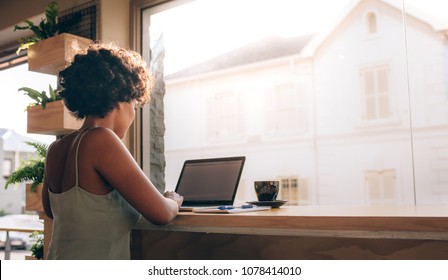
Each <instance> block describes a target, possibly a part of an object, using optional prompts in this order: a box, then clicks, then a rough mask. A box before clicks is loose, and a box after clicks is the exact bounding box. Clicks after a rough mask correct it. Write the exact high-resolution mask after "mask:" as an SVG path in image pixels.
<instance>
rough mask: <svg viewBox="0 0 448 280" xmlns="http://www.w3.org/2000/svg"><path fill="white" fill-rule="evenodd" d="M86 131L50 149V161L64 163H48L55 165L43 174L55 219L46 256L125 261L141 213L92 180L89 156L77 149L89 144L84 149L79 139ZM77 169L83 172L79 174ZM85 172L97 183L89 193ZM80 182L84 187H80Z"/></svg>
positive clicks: (117, 195)
mask: <svg viewBox="0 0 448 280" xmlns="http://www.w3.org/2000/svg"><path fill="white" fill-rule="evenodd" d="M88 131H89V129H86V130H82V131H80V132H79V133H77V134H73V135H69V136H67V138H66V139H61V140H59V141H58V142H56V143H55V144H53V145H52V146H51V147H50V149H49V154H48V157H49V158H52V157H53V155H57V159H61V158H62V159H65V160H62V161H61V160H59V161H57V160H56V161H51V162H52V163H51V164H55V166H54V167H53V168H50V169H49V170H51V172H48V173H49V174H47V175H48V177H49V178H48V180H49V182H52V183H50V189H49V198H50V204H51V209H52V213H53V219H54V221H53V233H52V234H53V236H52V241H51V243H50V247H49V253H48V256H47V258H48V259H129V257H130V256H129V254H130V253H129V232H130V229H131V227H132V225H134V224H135V223H136V222H137V220H138V218H139V217H140V214H139V213H138V212H137V211H136V210H135V209H134V208H132V207H131V206H130V205H129V203H128V202H127V201H126V200H124V199H123V197H122V196H121V195H120V194H119V193H118V192H117V191H116V190H113V189H112V190H110V188H109V187H107V186H106V185H105V181H104V180H100V181H101V182H97V181H99V180H98V179H97V178H95V179H92V177H95V176H98V177H99V175H98V174H96V172H95V171H94V168H93V166H91V165H90V164H89V159H90V158H91V157H92V154H91V153H90V154H89V156H87V155H84V156H83V153H86V152H87V151H88V148H87V149H82V147H83V146H88V144H85V145H83V144H84V143H88V142H87V141H83V137H84V136H85V135H86V134H87V133H88ZM83 150H84V151H83ZM80 151H81V152H80ZM64 155H65V156H64ZM80 158H81V159H83V158H84V160H81V161H80V160H79V159H80ZM81 162H83V163H84V164H83V166H81ZM79 170H83V173H82V176H79ZM88 170H90V171H91V172H93V174H89V173H91V172H88ZM60 174H62V176H61V175H60ZM85 174H88V177H89V178H88V180H90V181H91V182H94V183H93V185H96V186H95V187H94V188H90V189H89V186H90V184H89V183H88V182H89V181H88V180H86V178H84V176H85ZM80 178H83V180H82V181H84V184H83V185H81V184H80V183H79V182H80V180H79V179H80ZM95 182H96V183H95ZM89 190H94V191H96V192H100V194H95V193H92V192H91V191H89ZM101 192H103V193H104V194H101Z"/></svg>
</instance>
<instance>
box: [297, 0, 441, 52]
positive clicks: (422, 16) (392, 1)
mask: <svg viewBox="0 0 448 280" xmlns="http://www.w3.org/2000/svg"><path fill="white" fill-rule="evenodd" d="M366 1H368V0H352V1H350V2H349V3H348V4H347V6H345V8H344V9H343V11H342V12H341V13H340V14H339V15H338V16H337V17H336V18H335V19H334V20H333V21H332V22H331V23H329V24H328V25H327V26H326V27H324V28H323V30H322V31H321V32H319V34H317V35H316V36H315V37H314V38H313V39H312V40H311V41H310V43H309V44H308V45H307V46H306V47H305V48H304V49H303V52H302V55H303V56H305V57H310V56H314V53H315V51H316V50H317V48H318V47H319V46H320V45H321V44H322V43H323V42H324V41H325V40H326V39H327V38H328V37H329V36H330V35H331V34H332V33H333V32H334V31H335V30H336V28H337V27H338V26H339V25H340V24H341V23H342V21H344V19H346V18H347V17H348V16H349V14H350V13H351V12H352V11H353V10H354V9H355V8H356V7H357V6H358V5H360V4H361V3H362V2H366ZM370 1H372V2H381V3H384V4H386V5H388V6H390V7H391V8H393V9H398V10H400V11H401V10H403V5H402V1H401V0H370ZM404 10H405V12H406V14H407V15H409V16H412V17H415V18H417V19H418V20H420V21H422V22H424V23H426V24H428V25H430V26H431V28H432V29H433V30H434V31H435V32H446V31H448V21H446V20H442V19H440V18H437V17H435V16H433V15H429V14H427V13H425V12H423V11H421V10H420V9H417V8H415V7H414V6H412V5H410V4H406V5H405V7H404Z"/></svg>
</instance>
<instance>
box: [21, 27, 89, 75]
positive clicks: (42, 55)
mask: <svg viewBox="0 0 448 280" xmlns="http://www.w3.org/2000/svg"><path fill="white" fill-rule="evenodd" d="M74 42H77V43H78V44H79V46H81V47H85V46H87V45H89V44H90V43H91V42H92V40H90V39H86V38H83V37H79V36H76V35H72V34H68V33H62V34H59V35H57V36H54V37H51V38H48V39H45V40H43V41H40V42H38V43H36V44H34V45H31V46H30V47H29V49H28V70H29V71H34V72H39V73H43V74H50V75H57V74H58V73H59V71H61V70H62V69H64V67H65V66H66V64H67V61H68V58H69V57H70V56H71V54H72V51H71V50H72V46H73V43H74Z"/></svg>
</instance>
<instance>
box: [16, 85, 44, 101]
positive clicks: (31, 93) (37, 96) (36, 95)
mask: <svg viewBox="0 0 448 280" xmlns="http://www.w3.org/2000/svg"><path fill="white" fill-rule="evenodd" d="M19 91H24V92H25V93H24V94H25V95H28V97H30V98H31V99H33V100H35V101H36V103H37V104H40V103H41V102H42V99H43V98H42V93H41V92H39V91H37V90H35V89H32V88H29V87H21V88H19Z"/></svg>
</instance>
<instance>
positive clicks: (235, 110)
mask: <svg viewBox="0 0 448 280" xmlns="http://www.w3.org/2000/svg"><path fill="white" fill-rule="evenodd" d="M243 108H244V107H243V102H242V100H241V98H240V97H239V95H237V94H236V93H235V92H220V93H216V94H214V95H213V96H212V97H209V98H208V99H207V109H206V111H207V138H208V139H209V140H231V139H236V138H240V137H241V136H242V135H243V134H244V123H245V122H244V114H243Z"/></svg>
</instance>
